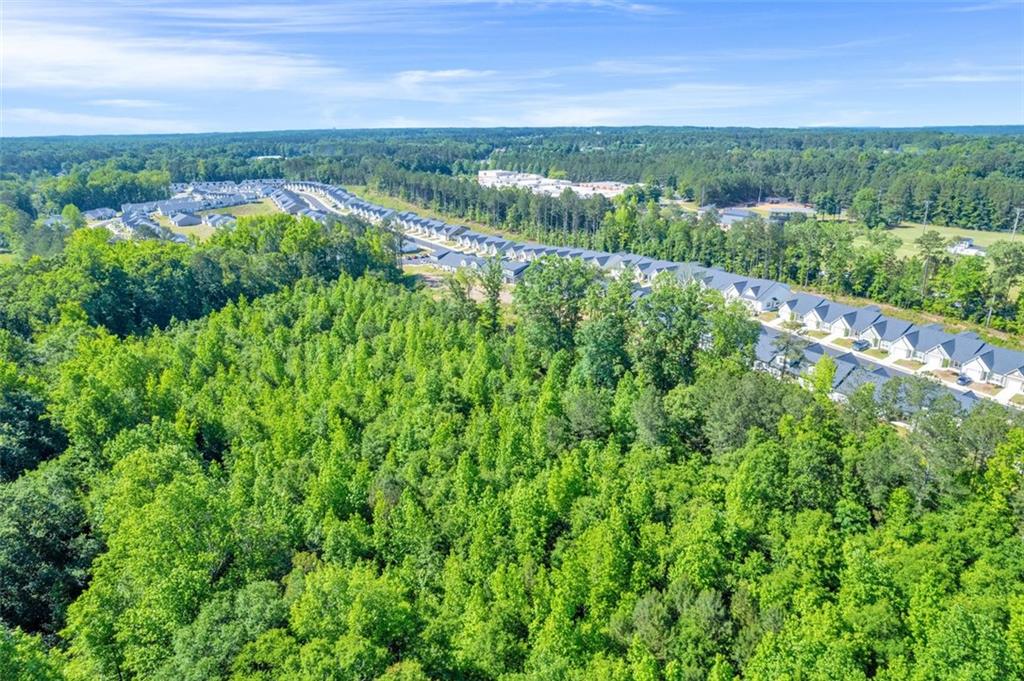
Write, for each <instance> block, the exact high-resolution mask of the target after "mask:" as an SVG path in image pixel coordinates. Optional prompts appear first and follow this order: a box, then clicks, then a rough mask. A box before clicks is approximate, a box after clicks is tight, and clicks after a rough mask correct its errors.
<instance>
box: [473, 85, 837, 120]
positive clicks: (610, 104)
mask: <svg viewBox="0 0 1024 681" xmlns="http://www.w3.org/2000/svg"><path fill="white" fill-rule="evenodd" d="M833 88H834V84H833V83H829V82H824V81H821V82H808V83H800V84H797V85H790V84H773V85H743V84H726V83H698V82H684V83H676V84H674V85H669V86H667V87H651V88H628V89H621V90H608V91H604V92H595V93H588V94H584V95H545V96H541V97H530V98H525V99H524V100H523V101H522V103H521V105H520V106H519V108H518V109H517V111H515V112H509V113H507V114H495V115H485V116H483V117H480V118H479V119H477V120H476V121H475V122H477V123H478V124H481V125H499V124H500V125H539V126H562V125H638V124H659V125H686V124H689V123H692V122H694V119H695V118H699V119H700V120H701V121H707V120H708V119H709V117H713V116H715V115H725V114H729V113H731V114H732V116H733V117H734V116H735V115H736V114H737V113H740V114H743V115H749V114H750V113H752V112H756V111H757V109H758V108H759V107H765V106H769V105H772V104H777V103H780V102H786V103H796V102H799V101H803V100H807V99H809V98H811V97H813V96H816V95H820V94H823V93H825V92H827V91H829V90H831V89H833Z"/></svg>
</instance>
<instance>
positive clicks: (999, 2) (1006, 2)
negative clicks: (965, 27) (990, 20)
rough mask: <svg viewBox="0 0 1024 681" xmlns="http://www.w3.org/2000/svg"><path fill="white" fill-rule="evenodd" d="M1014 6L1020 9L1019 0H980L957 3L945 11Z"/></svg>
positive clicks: (977, 10)
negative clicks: (981, 0) (965, 3)
mask: <svg viewBox="0 0 1024 681" xmlns="http://www.w3.org/2000/svg"><path fill="white" fill-rule="evenodd" d="M1010 8H1015V9H1018V10H1020V9H1021V3H1020V0H993V2H980V3H974V4H970V5H961V4H957V5H954V6H953V7H949V8H947V9H946V11H947V12H958V13H972V12H991V11H993V10H1000V9H1010Z"/></svg>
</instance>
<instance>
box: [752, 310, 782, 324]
mask: <svg viewBox="0 0 1024 681" xmlns="http://www.w3.org/2000/svg"><path fill="white" fill-rule="evenodd" d="M757 318H758V319H760V320H761V321H762V322H773V321H775V320H776V319H778V318H779V313H778V312H765V313H764V314H760V315H758V317H757Z"/></svg>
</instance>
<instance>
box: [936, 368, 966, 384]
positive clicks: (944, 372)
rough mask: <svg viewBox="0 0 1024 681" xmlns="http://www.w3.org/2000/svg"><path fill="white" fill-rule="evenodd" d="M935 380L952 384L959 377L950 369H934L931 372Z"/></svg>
mask: <svg viewBox="0 0 1024 681" xmlns="http://www.w3.org/2000/svg"><path fill="white" fill-rule="evenodd" d="M932 373H933V374H935V377H936V378H939V379H942V380H943V381H950V382H953V381H955V380H956V379H957V378H959V377H960V374H959V373H958V372H956V371H953V370H952V369H936V370H935V371H933V372H932Z"/></svg>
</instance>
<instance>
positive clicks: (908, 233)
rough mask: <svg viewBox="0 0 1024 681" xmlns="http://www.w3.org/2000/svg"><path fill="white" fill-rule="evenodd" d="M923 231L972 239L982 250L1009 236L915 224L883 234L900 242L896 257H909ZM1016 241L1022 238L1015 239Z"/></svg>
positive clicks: (862, 241)
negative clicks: (929, 230) (927, 230)
mask: <svg viewBox="0 0 1024 681" xmlns="http://www.w3.org/2000/svg"><path fill="white" fill-rule="evenodd" d="M925 229H932V230H935V231H936V232H938V233H939V234H941V235H942V238H943V239H954V238H955V239H973V240H974V243H975V244H977V245H978V246H981V247H982V248H985V247H988V246H991V245H992V244H994V243H995V242H997V241H1007V240H1009V238H1010V235H1009V234H1008V233H1006V232H983V231H981V230H977V229H964V228H962V227H942V226H939V225H928V226H927V227H925V225H923V224H920V223H915V222H904V223H903V224H901V225H900V226H899V227H894V228H893V229H887V230H884V232H880V233H884V234H888V235H891V236H894V237H896V238H897V239H899V240H900V241H901V242H902V245H901V246H900V247H899V248H898V249H897V251H896V253H897V255H900V256H902V257H910V256H912V255H916V254H917V252H918V247H917V244H915V243H914V241H915V240H917V238H918V237H920V236H921V235H922V234H924V231H925ZM870 238H871V236H870V234H868V235H866V236H861V237H858V238H857V243H858V244H861V245H865V244H867V243H868V241H869V240H870ZM1017 238H1018V239H1020V238H1024V237H1020V236H1018V237H1017Z"/></svg>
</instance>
